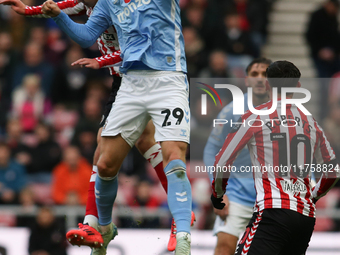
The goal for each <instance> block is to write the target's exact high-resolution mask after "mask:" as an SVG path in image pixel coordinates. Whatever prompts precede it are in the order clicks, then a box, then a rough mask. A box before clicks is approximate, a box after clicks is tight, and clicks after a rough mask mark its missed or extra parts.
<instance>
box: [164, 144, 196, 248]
mask: <svg viewBox="0 0 340 255" xmlns="http://www.w3.org/2000/svg"><path fill="white" fill-rule="evenodd" d="M186 149H187V143H185V142H181V141H164V142H162V152H163V157H164V161H163V162H164V165H165V168H164V172H165V174H166V177H167V179H168V205H169V209H170V211H171V213H172V216H173V217H174V219H175V222H176V226H177V235H176V239H177V245H176V251H175V254H190V253H189V252H190V242H191V241H190V239H191V237H190V225H191V210H192V209H191V206H192V204H191V203H192V197H191V185H190V182H189V179H188V177H187V175H186V164H185V155H186Z"/></svg>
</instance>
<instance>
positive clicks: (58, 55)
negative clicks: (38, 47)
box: [46, 28, 68, 67]
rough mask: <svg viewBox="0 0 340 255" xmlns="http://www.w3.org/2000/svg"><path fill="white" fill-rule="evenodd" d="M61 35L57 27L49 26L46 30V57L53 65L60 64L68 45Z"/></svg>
mask: <svg viewBox="0 0 340 255" xmlns="http://www.w3.org/2000/svg"><path fill="white" fill-rule="evenodd" d="M62 35H63V34H62V33H61V31H60V29H59V28H51V29H50V30H48V32H47V44H46V59H47V60H48V62H49V63H50V64H51V65H53V66H55V67H59V66H60V65H61V64H62V62H63V59H64V58H65V53H66V50H67V46H68V43H67V41H66V40H65V39H64V38H62Z"/></svg>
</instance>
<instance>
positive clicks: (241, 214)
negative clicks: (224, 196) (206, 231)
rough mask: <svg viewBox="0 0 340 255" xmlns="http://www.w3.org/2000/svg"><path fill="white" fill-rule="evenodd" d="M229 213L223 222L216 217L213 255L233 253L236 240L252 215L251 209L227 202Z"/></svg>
mask: <svg viewBox="0 0 340 255" xmlns="http://www.w3.org/2000/svg"><path fill="white" fill-rule="evenodd" d="M228 211H229V213H228V216H227V218H226V219H225V220H222V219H221V218H220V217H219V216H216V220H215V224H214V229H213V232H214V235H216V236H217V244H216V247H215V253H214V254H215V255H232V254H234V253H235V250H236V245H237V240H238V238H239V236H240V235H241V234H242V233H243V232H244V230H245V229H246V226H247V224H248V223H249V220H250V219H251V217H252V214H253V207H251V206H245V205H241V204H239V203H235V202H233V201H230V202H229V209H228Z"/></svg>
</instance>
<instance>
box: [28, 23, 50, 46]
mask: <svg viewBox="0 0 340 255" xmlns="http://www.w3.org/2000/svg"><path fill="white" fill-rule="evenodd" d="M28 41H29V42H30V43H36V44H37V45H39V46H40V47H41V48H42V49H44V47H45V45H46V42H47V32H46V30H45V28H44V27H42V26H36V27H33V28H31V31H30V35H29V39H28Z"/></svg>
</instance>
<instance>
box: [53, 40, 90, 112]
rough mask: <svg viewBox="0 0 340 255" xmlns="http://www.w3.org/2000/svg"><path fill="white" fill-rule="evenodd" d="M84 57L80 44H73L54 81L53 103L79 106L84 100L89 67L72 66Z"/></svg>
mask: <svg viewBox="0 0 340 255" xmlns="http://www.w3.org/2000/svg"><path fill="white" fill-rule="evenodd" d="M84 57H85V55H84V53H83V51H82V49H81V47H80V46H79V45H73V46H72V47H71V48H69V49H68V50H67V52H66V56H65V59H64V62H63V63H62V65H61V67H60V68H59V70H58V71H57V75H56V78H55V80H54V82H53V93H52V101H53V103H67V104H71V105H73V106H77V105H79V104H80V103H81V102H82V101H83V100H84V97H85V91H86V88H85V84H86V80H87V74H88V72H89V69H88V68H80V67H79V66H71V64H72V63H73V62H75V61H76V60H78V59H81V58H84Z"/></svg>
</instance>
